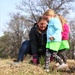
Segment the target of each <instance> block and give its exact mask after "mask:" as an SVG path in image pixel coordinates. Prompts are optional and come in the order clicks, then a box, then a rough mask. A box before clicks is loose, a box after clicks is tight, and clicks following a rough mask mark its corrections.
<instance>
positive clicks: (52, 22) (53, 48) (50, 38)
mask: <svg viewBox="0 0 75 75" xmlns="http://www.w3.org/2000/svg"><path fill="white" fill-rule="evenodd" d="M43 18H44V19H45V20H47V21H48V22H49V23H48V29H47V43H46V48H47V49H46V64H45V69H46V72H49V63H50V57H51V55H52V56H53V57H54V58H55V59H57V60H58V61H59V63H60V64H62V63H63V61H62V59H61V58H60V57H59V56H58V55H57V54H56V53H57V51H58V50H59V47H60V45H61V40H62V39H61V38H62V37H61V31H62V26H61V22H60V20H59V19H58V18H57V17H56V14H55V12H54V11H53V10H52V9H49V10H47V11H46V12H45V13H44V15H43Z"/></svg>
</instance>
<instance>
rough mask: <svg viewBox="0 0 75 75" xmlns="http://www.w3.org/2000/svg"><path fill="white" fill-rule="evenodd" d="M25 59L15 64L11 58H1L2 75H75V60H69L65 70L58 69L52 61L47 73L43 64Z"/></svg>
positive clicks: (0, 73)
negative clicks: (35, 63) (30, 62)
mask: <svg viewBox="0 0 75 75" xmlns="http://www.w3.org/2000/svg"><path fill="white" fill-rule="evenodd" d="M28 62H29V61H28V60H25V61H24V62H22V63H18V64H15V63H14V62H13V61H12V60H11V59H5V60H4V59H0V75H75V61H73V60H68V64H69V67H68V68H67V69H66V68H65V69H63V70H57V69H56V67H55V66H54V65H55V63H54V62H52V63H51V65H50V72H49V73H46V72H45V71H44V69H43V67H42V66H40V65H38V66H35V65H32V64H29V63H28Z"/></svg>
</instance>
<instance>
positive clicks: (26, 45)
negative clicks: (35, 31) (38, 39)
mask: <svg viewBox="0 0 75 75" xmlns="http://www.w3.org/2000/svg"><path fill="white" fill-rule="evenodd" d="M27 54H30V55H31V54H32V53H31V50H30V41H29V40H26V41H24V42H23V43H22V45H21V47H20V49H19V54H18V59H17V60H18V61H23V57H24V55H27Z"/></svg>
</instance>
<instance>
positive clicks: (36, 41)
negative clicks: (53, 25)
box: [29, 24, 47, 54]
mask: <svg viewBox="0 0 75 75" xmlns="http://www.w3.org/2000/svg"><path fill="white" fill-rule="evenodd" d="M46 30H47V28H46V29H45V30H44V31H40V30H39V28H38V26H37V24H35V25H34V26H33V27H32V28H31V31H30V33H29V38H30V47H31V50H32V53H33V54H37V53H39V52H40V51H43V50H45V49H46Z"/></svg>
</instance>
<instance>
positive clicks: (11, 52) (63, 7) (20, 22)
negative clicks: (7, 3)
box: [0, 0, 75, 59]
mask: <svg viewBox="0 0 75 75" xmlns="http://www.w3.org/2000/svg"><path fill="white" fill-rule="evenodd" d="M74 2H75V0H22V2H20V3H19V5H16V8H17V10H20V11H21V12H18V13H10V14H9V16H10V20H9V21H8V22H7V23H6V24H7V28H6V30H5V31H4V35H3V36H1V37H0V58H8V57H10V58H14V57H17V54H18V51H19V48H20V46H21V44H22V42H23V41H25V40H27V39H29V37H28V34H29V31H30V29H31V27H32V26H33V25H34V23H36V22H37V19H38V17H39V16H42V14H43V13H44V12H45V11H46V10H47V9H53V10H55V12H56V13H57V14H61V15H63V16H64V17H65V18H66V19H67V20H68V24H69V26H70V28H71V31H70V39H69V43H70V50H69V51H67V56H68V58H70V59H74V58H75V56H74V53H75V15H74V18H70V17H71V15H72V13H70V12H71V11H72V12H74V11H75V8H74V7H73V6H72V5H73V3H74Z"/></svg>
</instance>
